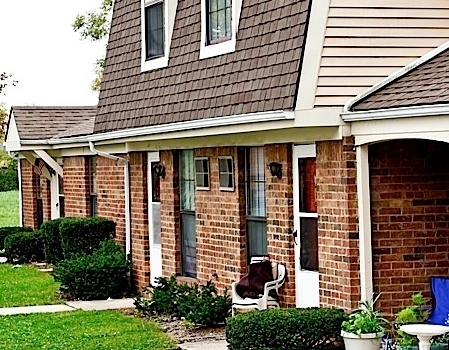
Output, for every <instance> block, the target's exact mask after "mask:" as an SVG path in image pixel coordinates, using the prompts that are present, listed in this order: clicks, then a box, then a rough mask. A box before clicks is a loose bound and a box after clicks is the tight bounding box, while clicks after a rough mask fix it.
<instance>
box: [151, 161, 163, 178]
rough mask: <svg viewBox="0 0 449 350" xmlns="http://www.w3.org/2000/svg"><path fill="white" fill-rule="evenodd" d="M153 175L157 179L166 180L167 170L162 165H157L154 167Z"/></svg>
mask: <svg viewBox="0 0 449 350" xmlns="http://www.w3.org/2000/svg"><path fill="white" fill-rule="evenodd" d="M153 173H154V174H155V175H156V176H157V177H161V178H164V177H165V168H164V166H163V165H162V164H155V165H153Z"/></svg>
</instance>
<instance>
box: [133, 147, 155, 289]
mask: <svg viewBox="0 0 449 350" xmlns="http://www.w3.org/2000/svg"><path fill="white" fill-rule="evenodd" d="M147 159H148V158H147V153H146V152H141V153H130V155H129V162H130V183H131V190H130V194H131V254H132V261H133V267H132V269H133V281H134V286H135V288H136V291H140V290H141V289H142V287H146V286H148V284H149V283H150V255H149V249H150V246H149V231H148V181H147V178H148V174H147V168H148V165H147V162H148V160H147Z"/></svg>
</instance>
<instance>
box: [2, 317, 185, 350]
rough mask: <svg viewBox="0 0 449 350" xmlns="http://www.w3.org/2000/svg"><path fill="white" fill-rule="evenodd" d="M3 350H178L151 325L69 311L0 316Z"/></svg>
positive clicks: (145, 322) (144, 322)
mask: <svg viewBox="0 0 449 350" xmlns="http://www.w3.org/2000/svg"><path fill="white" fill-rule="evenodd" d="M0 329H1V330H2V331H1V332H0V344H2V349H5V350H13V349H14V350H19V349H20V350H22V349H27V350H41V349H46V350H59V349H60V350H72V349H83V350H98V349H105V350H106V349H107V350H127V349H132V350H144V349H145V350H147V349H153V350H156V349H177V346H176V344H175V343H174V342H173V341H172V340H171V339H170V338H169V337H168V335H167V334H166V333H164V332H162V331H161V330H160V328H159V327H158V326H156V325H155V324H154V323H153V322H150V321H147V320H142V319H139V318H133V317H130V316H125V315H123V314H121V313H120V312H118V311H91V312H86V311H72V312H63V313H54V314H30V315H15V316H3V317H0Z"/></svg>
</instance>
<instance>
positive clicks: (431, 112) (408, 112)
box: [341, 104, 449, 122]
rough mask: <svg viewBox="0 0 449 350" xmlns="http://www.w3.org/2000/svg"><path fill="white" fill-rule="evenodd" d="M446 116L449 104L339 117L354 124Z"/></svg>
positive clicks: (367, 112)
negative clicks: (366, 121)
mask: <svg viewBox="0 0 449 350" xmlns="http://www.w3.org/2000/svg"><path fill="white" fill-rule="evenodd" d="M447 114H449V104H437V105H423V106H410V107H398V108H388V109H373V110H368V111H360V112H343V113H342V114H341V117H342V119H343V120H344V121H345V122H356V121H364V120H377V119H392V118H408V117H425V116H435V115H447Z"/></svg>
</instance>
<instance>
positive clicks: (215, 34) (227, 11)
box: [207, 0, 232, 43]
mask: <svg viewBox="0 0 449 350" xmlns="http://www.w3.org/2000/svg"><path fill="white" fill-rule="evenodd" d="M208 4H209V5H208V7H207V8H208V11H209V12H208V14H207V25H208V30H207V32H208V40H209V43H210V42H213V41H214V40H218V39H221V38H228V39H230V38H231V9H232V4H231V1H230V0H209V1H208Z"/></svg>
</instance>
